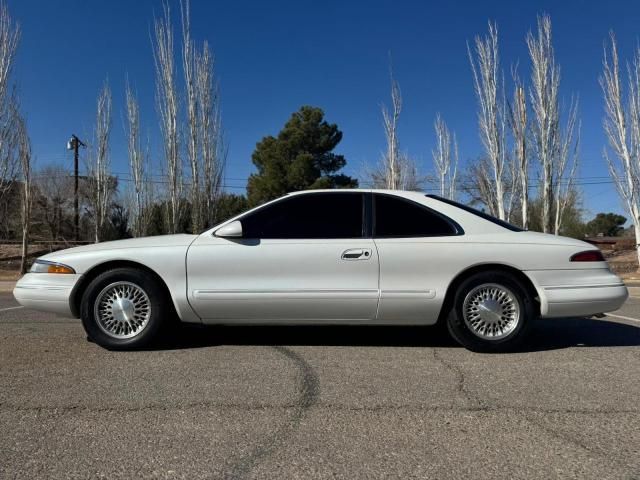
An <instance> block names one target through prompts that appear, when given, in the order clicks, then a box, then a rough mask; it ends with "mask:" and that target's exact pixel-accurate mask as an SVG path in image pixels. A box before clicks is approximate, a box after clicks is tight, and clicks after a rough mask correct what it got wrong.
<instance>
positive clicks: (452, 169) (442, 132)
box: [431, 113, 458, 200]
mask: <svg viewBox="0 0 640 480" xmlns="http://www.w3.org/2000/svg"><path fill="white" fill-rule="evenodd" d="M434 128H435V131H436V147H435V149H433V150H432V151H431V154H432V156H433V164H434V166H435V169H436V175H437V178H438V185H439V193H440V196H442V197H445V198H450V199H451V200H455V197H456V176H457V174H458V142H457V141H456V137H455V134H454V135H453V136H452V135H451V133H450V132H449V128H448V127H447V124H446V123H445V121H444V120H443V119H442V117H441V116H440V114H439V113H438V114H437V115H436V120H435V122H434Z"/></svg>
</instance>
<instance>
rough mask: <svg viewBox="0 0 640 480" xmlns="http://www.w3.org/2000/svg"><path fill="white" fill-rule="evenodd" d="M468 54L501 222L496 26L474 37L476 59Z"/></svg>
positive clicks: (501, 115)
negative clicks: (484, 34) (486, 32)
mask: <svg viewBox="0 0 640 480" xmlns="http://www.w3.org/2000/svg"><path fill="white" fill-rule="evenodd" d="M467 53H468V55H469V61H470V63H471V70H472V72H473V82H474V88H475V92H476V97H477V99H478V107H479V110H478V127H479V130H480V138H481V140H482V144H483V146H484V149H485V154H486V159H487V163H488V166H489V167H490V174H491V178H492V181H493V183H494V187H493V189H494V190H495V195H493V197H494V198H493V200H494V201H495V206H494V208H495V212H494V214H495V215H496V216H498V217H499V218H501V219H503V220H504V219H505V218H506V209H505V194H506V188H505V181H506V180H505V179H506V176H507V175H508V167H507V166H506V159H505V155H506V152H505V124H506V118H505V117H506V115H505V113H506V99H505V97H504V88H503V84H504V81H503V79H502V74H501V72H500V57H499V52H498V28H497V26H496V25H495V24H494V23H491V22H489V32H488V34H487V35H486V36H484V37H479V36H478V37H476V39H475V57H476V58H475V59H474V54H473V51H472V49H471V47H470V46H469V45H467ZM486 167H487V165H484V166H483V168H482V169H481V170H479V172H482V173H483V174H486V173H489V172H487V170H486ZM490 208H491V207H490Z"/></svg>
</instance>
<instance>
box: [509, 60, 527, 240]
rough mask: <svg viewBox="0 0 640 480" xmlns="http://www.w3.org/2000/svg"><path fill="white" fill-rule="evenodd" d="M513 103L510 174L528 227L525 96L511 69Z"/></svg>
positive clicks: (523, 226) (517, 78)
mask: <svg viewBox="0 0 640 480" xmlns="http://www.w3.org/2000/svg"><path fill="white" fill-rule="evenodd" d="M513 82H514V84H515V88H514V91H513V104H512V105H511V108H510V110H509V114H510V115H509V125H510V127H511V133H512V135H513V157H514V158H513V167H514V168H512V171H511V174H512V176H513V177H514V180H515V179H517V180H519V193H520V215H521V225H522V228H524V229H525V230H526V229H527V228H529V155H528V150H527V135H528V123H527V122H528V120H527V97H526V93H525V89H524V85H523V84H522V81H521V80H520V78H519V77H518V74H517V73H516V71H515V69H514V70H513Z"/></svg>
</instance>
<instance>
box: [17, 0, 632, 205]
mask: <svg viewBox="0 0 640 480" xmlns="http://www.w3.org/2000/svg"><path fill="white" fill-rule="evenodd" d="M8 5H9V8H10V11H11V13H12V15H13V17H14V18H15V19H17V20H18V21H19V23H20V24H21V27H22V42H21V45H20V49H19V52H18V58H17V62H16V67H15V78H16V80H17V81H18V84H19V90H20V94H21V97H22V104H23V108H24V110H25V113H26V115H27V119H28V124H29V128H30V133H31V137H32V143H33V150H34V153H35V155H36V159H37V162H38V164H39V165H45V164H50V163H61V164H65V165H66V166H67V167H70V166H71V160H72V157H71V154H70V153H69V152H67V151H66V149H65V144H66V141H67V139H68V138H69V136H70V134H71V133H77V134H78V135H79V136H80V137H81V138H90V136H91V132H92V128H93V127H92V124H93V121H94V115H95V100H96V95H97V92H98V90H99V89H100V87H101V86H102V84H103V82H104V81H105V79H108V81H109V84H110V86H111V88H112V91H113V97H114V108H113V114H114V122H113V137H112V146H111V153H112V164H113V170H114V171H115V172H126V171H127V168H128V167H127V161H126V151H125V142H124V134H123V110H122V106H123V97H124V83H125V77H126V76H127V75H128V77H129V80H130V82H131V84H132V85H133V86H134V88H135V89H136V90H137V93H138V96H139V99H140V104H141V111H142V122H143V126H142V128H143V130H144V131H145V132H147V133H148V136H149V138H150V142H151V146H152V154H154V156H155V158H156V160H159V155H158V154H157V152H158V151H159V150H158V149H157V142H158V136H159V132H158V124H157V119H156V114H155V103H154V92H155V87H154V66H153V57H152V52H151V42H150V36H149V32H150V27H151V25H152V21H153V17H154V15H160V13H161V10H162V6H161V3H160V1H156V0H137V1H124V0H110V1H97V0H67V1H61V0H48V1H45V0H40V1H37V0H19V1H18V0H8ZM171 6H172V12H173V17H174V23H175V26H176V28H175V33H176V35H178V34H179V30H178V21H179V12H178V3H177V1H172V2H171ZM191 8H192V17H193V26H192V28H193V36H194V38H195V39H196V40H197V41H202V40H204V39H206V40H208V41H209V43H210V44H211V45H212V47H213V49H214V53H215V57H216V65H217V73H218V76H219V80H220V84H221V94H222V108H223V121H224V124H225V130H226V133H227V141H228V145H229V157H228V164H227V173H226V177H227V179H226V184H227V185H228V186H229V189H231V191H235V192H242V191H243V189H242V187H243V186H244V185H245V183H246V178H247V176H248V175H249V174H250V173H251V172H252V171H253V165H252V163H251V152H252V151H253V149H254V147H255V144H256V142H257V141H259V140H260V139H261V138H262V137H263V136H264V135H268V134H275V133H277V131H278V130H279V129H280V127H281V126H282V125H283V124H284V122H285V121H286V120H287V118H288V117H289V115H290V114H291V112H293V111H295V110H297V109H298V108H299V107H300V106H301V105H304V104H309V105H315V106H319V107H322V108H323V109H324V110H325V112H326V117H327V120H328V121H330V122H335V123H337V124H338V125H339V127H340V128H341V129H342V131H343V132H344V138H343V141H342V143H341V144H340V145H339V146H338V148H337V152H339V153H342V154H344V155H345V156H346V158H347V161H348V167H347V172H348V173H350V174H352V175H356V176H358V175H360V174H361V173H362V172H363V170H364V165H365V164H366V163H369V164H374V163H375V162H377V161H378V160H379V158H380V153H381V151H382V150H383V149H384V135H383V129H382V123H381V117H380V104H381V102H386V101H388V96H389V77H388V72H389V70H388V58H389V52H391V54H392V57H393V66H394V72H395V76H396V79H397V80H398V82H399V83H400V86H401V89H402V94H403V99H404V109H403V114H402V118H401V122H400V132H399V134H400V142H401V148H402V149H403V150H407V151H408V152H409V154H410V155H412V156H413V157H414V158H416V159H417V161H418V163H419V165H420V167H421V169H422V170H423V171H424V172H426V173H428V172H429V171H430V170H431V149H432V147H433V140H434V134H433V120H434V117H435V115H436V113H437V112H440V113H441V114H442V116H443V117H444V119H445V120H446V121H447V123H448V125H449V127H450V128H451V129H452V130H454V131H455V132H456V134H457V137H458V140H459V144H460V154H461V160H462V162H463V163H465V162H466V161H467V160H468V159H473V158H476V157H477V156H478V155H480V154H481V152H482V148H481V145H480V141H479V139H478V133H477V123H476V103H475V98H474V95H473V88H472V78H471V73H470V67H469V61H468V58H467V54H466V43H467V41H472V40H473V38H474V36H475V35H478V34H484V33H485V32H486V25H487V20H489V19H491V20H495V21H496V22H497V23H498V28H499V31H500V40H501V56H502V62H503V68H504V69H505V73H506V75H507V76H508V74H509V69H510V66H511V64H513V63H516V62H518V63H519V69H520V73H521V75H523V76H528V69H529V62H528V58H527V51H526V46H525V42H524V37H525V35H526V33H527V32H528V31H529V30H530V29H533V28H535V22H536V15H537V14H538V13H541V12H547V13H549V14H550V15H551V19H552V22H553V28H554V44H555V49H556V57H557V60H558V62H559V63H560V65H561V68H562V96H563V98H564V100H565V102H566V103H567V104H568V102H569V100H570V98H571V95H572V94H577V95H579V98H580V116H581V120H582V146H581V153H582V155H581V161H582V163H581V168H580V171H579V175H578V176H579V177H580V178H581V179H583V181H584V182H601V181H602V180H606V178H605V177H607V168H606V165H605V163H604V161H603V159H602V149H603V147H604V145H605V138H604V135H603V133H602V116H603V109H602V96H601V91H600V87H599V85H598V76H599V74H600V71H601V62H602V48H603V41H604V40H605V39H606V38H607V35H608V32H609V31H610V30H613V31H615V33H616V36H617V38H618V42H619V46H620V53H621V56H622V57H623V58H625V57H629V56H630V55H631V54H632V50H633V48H634V47H635V46H636V45H637V43H638V40H639V38H640V27H639V25H640V2H635V1H622V0H609V1H606V2H602V1H575V0H574V1H562V2H560V1H536V2H518V1H460V2H454V1H450V2H442V1H439V2H427V1H421V2H418V1H415V2H408V1H395V2H394V1H378V0H372V1H366V2H365V1H362V2H357V1H352V2H346V1H334V0H325V1H322V2H320V1H307V0H298V1H272V2H259V1H254V2H250V1H234V2H231V1H225V2H223V1H204V0H192V6H191ZM176 53H178V52H176ZM596 177H602V178H596ZM583 192H584V200H585V206H586V207H587V209H588V213H589V214H594V213H596V212H599V211H620V212H621V211H622V205H621V203H620V201H619V200H618V197H617V195H616V192H615V189H614V187H613V185H612V184H608V183H601V184H596V185H585V186H584V187H583Z"/></svg>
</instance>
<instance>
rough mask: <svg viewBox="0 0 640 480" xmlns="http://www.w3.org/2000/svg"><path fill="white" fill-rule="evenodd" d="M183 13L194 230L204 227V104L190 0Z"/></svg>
mask: <svg viewBox="0 0 640 480" xmlns="http://www.w3.org/2000/svg"><path fill="white" fill-rule="evenodd" d="M180 13H181V16H182V70H183V73H184V83H185V89H186V103H187V158H188V159H189V166H190V167H191V230H192V231H193V232H194V233H195V232H199V231H201V230H202V228H203V221H204V219H203V216H202V194H201V180H200V158H199V148H198V147H199V143H200V141H201V139H200V138H199V137H200V133H201V129H200V125H199V124H198V122H199V120H200V115H199V112H198V110H200V108H202V106H201V105H199V104H198V87H197V74H198V72H197V71H196V70H197V66H196V62H197V58H196V57H197V56H198V55H197V52H196V48H195V44H194V42H193V40H192V39H191V14H190V5H189V0H186V3H183V2H182V1H181V2H180Z"/></svg>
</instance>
